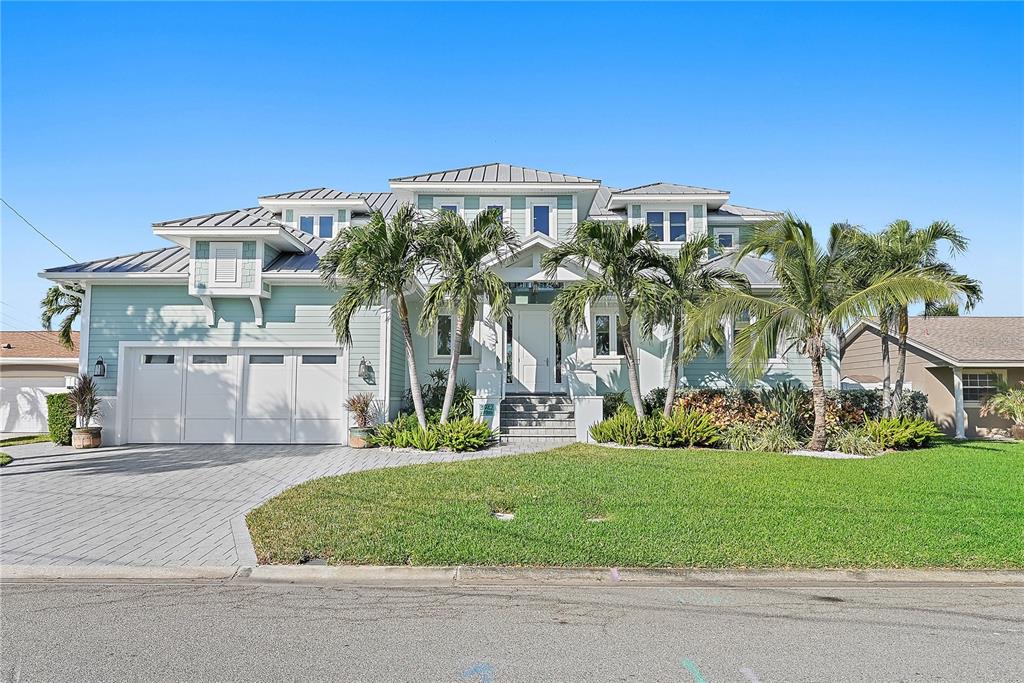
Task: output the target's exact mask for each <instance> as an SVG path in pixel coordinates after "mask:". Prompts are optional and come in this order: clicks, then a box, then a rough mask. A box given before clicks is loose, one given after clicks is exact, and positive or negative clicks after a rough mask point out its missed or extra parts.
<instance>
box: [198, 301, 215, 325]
mask: <svg viewBox="0 0 1024 683" xmlns="http://www.w3.org/2000/svg"><path fill="white" fill-rule="evenodd" d="M199 300H200V301H202V302H203V309H204V310H205V311H206V325H207V327H213V326H214V325H216V324H217V311H216V310H215V309H214V307H213V299H212V298H211V297H210V295H209V294H200V295H199Z"/></svg>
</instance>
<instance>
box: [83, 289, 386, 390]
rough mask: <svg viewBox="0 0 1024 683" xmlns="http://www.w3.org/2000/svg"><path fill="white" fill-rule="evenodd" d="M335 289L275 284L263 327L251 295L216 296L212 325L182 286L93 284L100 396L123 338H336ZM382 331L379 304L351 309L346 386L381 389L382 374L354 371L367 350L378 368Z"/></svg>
mask: <svg viewBox="0 0 1024 683" xmlns="http://www.w3.org/2000/svg"><path fill="white" fill-rule="evenodd" d="M337 296H338V294H337V293H335V292H329V291H327V290H325V289H323V288H322V287H319V286H316V285H311V286H293V285H277V286H276V287H274V290H273V296H272V297H271V298H270V299H268V300H264V302H263V316H264V322H265V325H264V327H257V326H256V323H255V320H254V315H253V310H252V304H251V303H250V302H249V299H248V298H242V299H230V298H217V297H214V299H213V302H214V308H215V309H216V313H217V321H216V325H215V326H214V327H209V326H207V324H206V312H205V310H204V309H203V306H202V304H201V303H200V302H199V300H198V299H197V298H195V297H193V296H189V294H188V292H187V290H186V287H185V286H184V285H180V286H176V285H159V286H157V285H152V286H138V285H133V286H125V285H93V287H92V296H91V307H90V314H89V365H90V366H92V365H93V364H94V363H95V362H96V359H97V358H98V357H99V356H103V360H104V362H105V363H106V364H107V375H106V377H103V378H100V379H97V380H96V381H97V384H98V385H99V390H100V392H101V393H102V394H103V395H106V396H112V395H114V393H115V392H116V389H117V375H118V361H119V359H118V344H119V343H120V342H122V341H133V342H167V343H174V342H205V343H210V344H217V343H221V344H234V345H244V344H245V343H246V342H274V343H281V344H282V345H288V346H301V345H302V344H305V343H310V342H316V343H322V342H333V341H335V337H334V332H333V330H332V329H331V326H330V322H329V319H328V316H329V312H330V307H331V305H332V304H333V303H334V302H335V301H336V300H337ZM379 330H380V313H379V311H377V310H369V311H360V312H359V313H357V314H356V317H355V319H354V321H353V325H352V347H351V349H350V350H349V388H350V390H351V391H369V392H372V393H378V394H379V393H380V387H381V386H382V384H381V383H382V381H384V380H383V379H381V378H377V380H376V382H377V383H376V385H368V384H367V383H366V382H365V381H363V380H362V379H360V378H359V376H358V368H359V361H360V359H361V358H364V357H365V358H366V360H367V362H369V363H370V364H371V365H372V366H373V367H374V369H375V370H377V369H379V367H380V331H379Z"/></svg>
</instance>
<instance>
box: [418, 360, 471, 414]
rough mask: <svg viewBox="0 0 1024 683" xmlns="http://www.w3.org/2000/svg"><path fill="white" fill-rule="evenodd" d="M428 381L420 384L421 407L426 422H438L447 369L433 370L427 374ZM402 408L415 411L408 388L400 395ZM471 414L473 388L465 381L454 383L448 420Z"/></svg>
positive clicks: (445, 387) (446, 380)
mask: <svg viewBox="0 0 1024 683" xmlns="http://www.w3.org/2000/svg"><path fill="white" fill-rule="evenodd" d="M428 376H429V377H430V381H429V382H427V383H426V384H423V385H421V386H420V390H421V391H422V393H423V409H424V412H426V414H427V422H440V420H441V408H442V407H443V406H444V392H445V390H446V389H447V388H448V371H447V370H434V371H433V372H431V373H430V374H429V375H428ZM402 400H403V402H404V404H405V405H404V406H403V409H404V410H405V411H406V412H410V413H412V412H415V411H414V410H413V404H412V392H411V391H409V390H408V389H407V390H406V392H405V395H404V396H403V397H402ZM472 416H473V389H472V387H470V386H469V384H467V383H466V382H459V383H458V384H456V385H455V396H454V398H452V409H451V412H449V414H448V419H449V420H461V419H462V418H464V417H472Z"/></svg>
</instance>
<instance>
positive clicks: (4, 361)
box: [0, 356, 88, 368]
mask: <svg viewBox="0 0 1024 683" xmlns="http://www.w3.org/2000/svg"><path fill="white" fill-rule="evenodd" d="M86 360H87V361H88V359H86ZM80 364H81V359H80V358H73V357H71V356H65V357H54V356H46V357H38V358H33V357H30V356H19V357H17V358H0V365H59V366H61V367H63V368H72V367H76V366H78V365H80Z"/></svg>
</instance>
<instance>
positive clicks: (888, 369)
mask: <svg viewBox="0 0 1024 683" xmlns="http://www.w3.org/2000/svg"><path fill="white" fill-rule="evenodd" d="M891 411H892V362H891V360H890V358H889V330H888V329H886V328H885V327H882V417H892V412H891Z"/></svg>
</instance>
